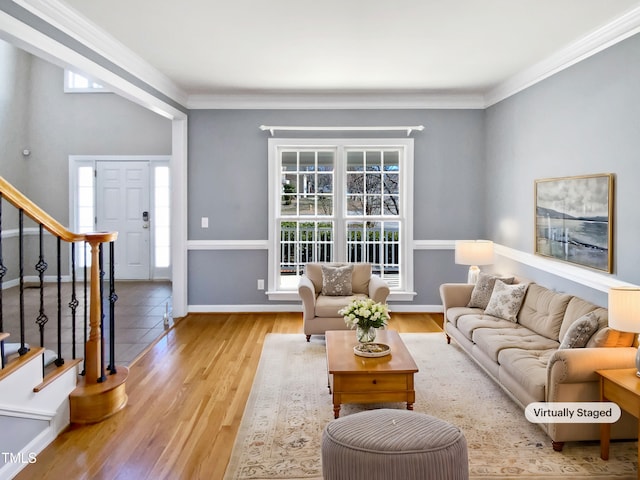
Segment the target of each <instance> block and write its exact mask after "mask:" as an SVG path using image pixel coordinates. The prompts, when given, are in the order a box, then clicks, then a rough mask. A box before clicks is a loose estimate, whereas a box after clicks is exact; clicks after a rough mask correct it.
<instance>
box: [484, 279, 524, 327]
mask: <svg viewBox="0 0 640 480" xmlns="http://www.w3.org/2000/svg"><path fill="white" fill-rule="evenodd" d="M527 287H528V284H526V283H518V284H516V285H507V284H506V283H504V282H503V281H502V280H499V279H497V280H496V283H495V286H494V287H493V293H491V298H490V299H489V304H488V305H487V308H486V309H485V311H484V313H485V314H486V315H493V316H494V317H498V318H502V319H504V320H509V321H510V322H513V323H516V322H517V321H518V312H519V311H520V307H522V301H523V300H524V296H525V294H526V293H527Z"/></svg>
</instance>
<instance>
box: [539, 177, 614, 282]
mask: <svg viewBox="0 0 640 480" xmlns="http://www.w3.org/2000/svg"><path fill="white" fill-rule="evenodd" d="M534 195H535V222H536V225H535V234H536V238H535V249H536V251H535V253H536V254H538V255H543V256H546V257H552V258H555V259H557V260H562V261H565V262H570V263H574V264H576V265H580V266H583V267H588V268H593V269H596V270H601V271H604V272H608V273H611V272H612V269H613V265H612V258H613V257H612V255H613V252H612V233H613V228H612V227H613V174H611V173H605V174H599V175H583V176H579V177H563V178H546V179H543V180H536V181H535V193H534Z"/></svg>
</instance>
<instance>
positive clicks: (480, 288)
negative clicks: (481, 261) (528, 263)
mask: <svg viewBox="0 0 640 480" xmlns="http://www.w3.org/2000/svg"><path fill="white" fill-rule="evenodd" d="M498 279H499V280H501V281H502V282H504V283H506V284H508V285H511V284H512V283H513V277H496V276H495V275H490V274H488V273H482V272H480V273H479V274H478V281H477V282H476V284H475V285H474V286H473V291H472V292H471V300H469V304H468V305H467V307H469V308H481V309H483V310H484V309H485V308H487V305H489V299H490V298H491V294H492V293H493V286H494V285H495V284H496V280H498Z"/></svg>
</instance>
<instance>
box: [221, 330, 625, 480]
mask: <svg viewBox="0 0 640 480" xmlns="http://www.w3.org/2000/svg"><path fill="white" fill-rule="evenodd" d="M401 337H402V339H403V340H404V342H405V344H406V345H407V348H408V349H409V351H410V352H411V354H412V355H413V357H414V359H415V361H416V363H417V364H418V368H419V369H420V371H419V373H417V374H416V376H415V387H416V403H415V405H414V410H415V411H417V412H423V413H427V414H429V415H433V416H436V417H438V418H441V419H442V420H446V421H448V422H450V423H452V424H454V425H457V426H458V427H459V428H460V429H461V430H462V431H463V432H464V435H465V437H466V439H467V444H468V451H469V471H470V477H471V478H472V479H542V478H544V479H581V478H596V479H612V478H616V479H627V478H628V479H635V478H637V473H636V472H637V470H636V469H637V452H638V450H637V442H612V445H611V449H610V459H609V460H608V461H604V460H601V459H600V446H599V443H598V442H569V443H567V444H566V445H565V447H564V450H563V451H562V452H554V451H553V449H552V448H551V443H550V440H549V437H547V436H546V434H545V433H544V432H543V431H542V430H541V429H540V428H539V427H538V426H537V425H533V424H531V423H529V422H528V421H527V420H526V418H525V417H524V414H523V411H522V409H521V408H520V407H519V406H517V405H516V404H515V403H514V402H513V401H512V400H511V399H510V398H509V397H508V396H507V395H506V394H505V393H504V391H503V390H502V389H501V388H500V387H498V386H497V385H496V384H495V383H494V382H493V381H492V380H491V379H490V378H489V377H488V376H487V375H486V373H485V372H484V371H483V370H482V369H481V368H479V367H478V366H477V365H476V364H475V363H474V362H473V361H472V360H471V359H470V358H469V357H468V356H467V355H466V354H465V353H464V352H463V351H462V350H461V349H460V348H459V347H458V346H457V345H455V343H454V342H452V344H451V345H447V343H446V340H445V338H444V335H443V334H442V333H407V334H401ZM382 406H384V407H385V408H405V405H404V404H384V405H343V406H342V409H341V411H340V415H341V416H344V415H349V414H353V413H355V412H358V411H361V410H363V409H367V408H376V407H382ZM332 419H333V408H332V402H331V395H330V393H329V390H328V388H327V367H326V355H325V345H324V340H323V338H322V337H317V338H316V337H312V341H311V343H307V342H305V341H304V336H303V335H293V334H270V335H268V336H267V337H266V339H265V343H264V348H263V351H262V356H261V357H260V363H259V366H258V370H257V372H256V377H255V380H254V383H253V387H252V390H251V394H250V396H249V399H248V401H247V406H246V408H245V412H244V415H243V418H242V422H241V425H240V430H239V432H238V436H237V438H236V442H235V444H234V448H233V452H232V455H231V458H230V460H229V465H228V467H227V472H226V475H225V480H256V479H269V480H277V479H321V478H322V462H321V450H320V445H321V438H322V430H323V429H324V427H325V425H326V424H327V423H328V422H329V421H331V420H332Z"/></svg>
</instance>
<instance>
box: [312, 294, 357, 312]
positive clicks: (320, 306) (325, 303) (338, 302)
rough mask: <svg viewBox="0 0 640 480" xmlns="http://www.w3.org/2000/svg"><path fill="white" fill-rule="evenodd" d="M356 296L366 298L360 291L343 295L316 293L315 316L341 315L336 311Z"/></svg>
mask: <svg viewBox="0 0 640 480" xmlns="http://www.w3.org/2000/svg"><path fill="white" fill-rule="evenodd" d="M356 298H363V299H364V298H367V296H366V295H363V294H360V293H359V294H354V295H348V296H344V297H339V296H328V295H318V298H317V299H316V317H324V318H331V317H342V315H340V314H339V313H338V310H340V309H341V308H344V307H346V306H347V305H349V303H351V301H353V300H355V299H356Z"/></svg>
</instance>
